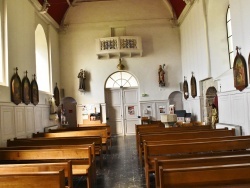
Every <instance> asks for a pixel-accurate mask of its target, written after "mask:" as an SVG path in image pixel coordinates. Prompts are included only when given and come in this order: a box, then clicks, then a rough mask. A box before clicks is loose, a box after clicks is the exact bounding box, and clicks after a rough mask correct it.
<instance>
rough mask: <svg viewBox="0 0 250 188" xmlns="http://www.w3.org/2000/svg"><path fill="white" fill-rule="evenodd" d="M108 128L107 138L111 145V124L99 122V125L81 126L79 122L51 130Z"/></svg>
mask: <svg viewBox="0 0 250 188" xmlns="http://www.w3.org/2000/svg"><path fill="white" fill-rule="evenodd" d="M102 129H106V130H107V139H108V142H109V146H111V145H112V144H111V128H110V125H107V124H98V125H91V126H90V125H84V126H81V125H79V124H78V127H66V128H58V129H49V132H51V133H55V132H63V131H80V130H102Z"/></svg>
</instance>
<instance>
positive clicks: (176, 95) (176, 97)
mask: <svg viewBox="0 0 250 188" xmlns="http://www.w3.org/2000/svg"><path fill="white" fill-rule="evenodd" d="M182 98H183V97H182V93H181V92H180V91H174V92H172V93H171V94H170V95H169V97H168V100H169V104H170V105H171V104H174V106H175V110H183V101H182Z"/></svg>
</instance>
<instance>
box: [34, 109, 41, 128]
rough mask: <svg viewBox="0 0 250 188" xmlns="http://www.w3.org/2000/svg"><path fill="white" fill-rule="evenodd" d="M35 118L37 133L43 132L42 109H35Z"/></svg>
mask: <svg viewBox="0 0 250 188" xmlns="http://www.w3.org/2000/svg"><path fill="white" fill-rule="evenodd" d="M34 116H35V132H41V131H43V127H42V109H41V108H40V107H37V106H36V107H35V108H34Z"/></svg>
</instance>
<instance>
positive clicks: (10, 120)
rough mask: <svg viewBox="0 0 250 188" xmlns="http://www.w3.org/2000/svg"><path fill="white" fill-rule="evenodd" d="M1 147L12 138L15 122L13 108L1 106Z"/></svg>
mask: <svg viewBox="0 0 250 188" xmlns="http://www.w3.org/2000/svg"><path fill="white" fill-rule="evenodd" d="M0 112H1V146H6V140H7V139H12V138H14V137H15V136H16V135H15V122H14V107H10V106H1V110H0Z"/></svg>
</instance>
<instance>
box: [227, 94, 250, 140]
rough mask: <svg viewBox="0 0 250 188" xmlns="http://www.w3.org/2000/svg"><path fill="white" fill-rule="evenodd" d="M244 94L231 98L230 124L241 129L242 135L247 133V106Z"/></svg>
mask: <svg viewBox="0 0 250 188" xmlns="http://www.w3.org/2000/svg"><path fill="white" fill-rule="evenodd" d="M246 100H247V98H246V94H245V93H240V94H235V95H232V96H231V101H232V108H231V111H232V124H235V125H240V126H241V127H242V132H243V135H245V134H246V132H247V128H246V126H247V123H246V122H247V118H246V117H248V115H247V114H246V112H247V105H246Z"/></svg>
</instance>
